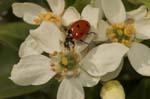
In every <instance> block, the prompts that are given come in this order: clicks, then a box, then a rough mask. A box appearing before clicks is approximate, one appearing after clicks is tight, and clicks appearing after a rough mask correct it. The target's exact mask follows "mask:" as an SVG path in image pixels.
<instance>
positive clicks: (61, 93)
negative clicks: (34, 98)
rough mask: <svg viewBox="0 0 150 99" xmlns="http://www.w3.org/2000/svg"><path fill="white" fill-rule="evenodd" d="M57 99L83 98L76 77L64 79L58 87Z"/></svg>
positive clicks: (81, 89)
mask: <svg viewBox="0 0 150 99" xmlns="http://www.w3.org/2000/svg"><path fill="white" fill-rule="evenodd" d="M57 99H84V90H83V88H82V85H81V83H80V82H79V81H78V80H77V79H73V78H72V79H64V80H63V81H62V82H61V84H60V86H59V89H58V93H57Z"/></svg>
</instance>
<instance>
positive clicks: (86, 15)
mask: <svg viewBox="0 0 150 99" xmlns="http://www.w3.org/2000/svg"><path fill="white" fill-rule="evenodd" d="M81 17H82V19H84V20H87V21H88V22H89V23H90V25H91V26H93V27H94V28H97V24H98V19H99V9H98V8H94V7H92V6H91V5H87V6H86V7H85V8H84V9H83V11H82V14H81Z"/></svg>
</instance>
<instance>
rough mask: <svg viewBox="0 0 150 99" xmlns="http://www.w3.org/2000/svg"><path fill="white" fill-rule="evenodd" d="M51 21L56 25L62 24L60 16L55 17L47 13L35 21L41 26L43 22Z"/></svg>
mask: <svg viewBox="0 0 150 99" xmlns="http://www.w3.org/2000/svg"><path fill="white" fill-rule="evenodd" d="M44 20H45V21H51V22H54V23H60V22H61V18H60V17H59V16H55V15H54V14H53V13H52V12H47V13H45V14H40V15H39V16H38V18H36V19H34V20H33V21H34V22H35V23H36V24H40V23H41V22H42V21H44Z"/></svg>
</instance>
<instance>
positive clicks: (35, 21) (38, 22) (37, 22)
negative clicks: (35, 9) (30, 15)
mask: <svg viewBox="0 0 150 99" xmlns="http://www.w3.org/2000/svg"><path fill="white" fill-rule="evenodd" d="M33 21H34V23H36V24H40V23H41V19H39V18H37V19H34V20H33Z"/></svg>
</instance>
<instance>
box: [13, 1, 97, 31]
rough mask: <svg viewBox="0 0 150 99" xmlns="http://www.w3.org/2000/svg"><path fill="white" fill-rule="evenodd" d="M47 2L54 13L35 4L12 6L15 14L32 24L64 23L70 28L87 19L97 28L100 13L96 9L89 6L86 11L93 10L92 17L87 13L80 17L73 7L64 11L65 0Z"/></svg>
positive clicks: (16, 4)
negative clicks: (74, 23) (80, 20)
mask: <svg viewBox="0 0 150 99" xmlns="http://www.w3.org/2000/svg"><path fill="white" fill-rule="evenodd" d="M47 2H48V4H49V6H50V8H51V9H52V12H51V11H50V10H47V9H45V8H44V7H41V6H39V5H37V4H34V3H14V4H13V5H12V8H13V13H14V14H15V15H16V16H18V17H20V18H23V19H24V21H26V22H27V23H30V24H37V25H38V24H40V23H41V22H42V21H50V22H54V23H56V24H59V23H62V25H64V26H69V25H70V24H72V23H73V22H75V21H77V20H79V19H84V18H85V17H86V19H87V21H89V22H90V24H91V25H93V26H94V27H95V28H96V27H97V23H96V22H97V20H98V14H97V13H98V12H99V11H98V10H97V9H96V8H92V7H91V6H90V5H89V6H87V7H86V8H85V9H86V10H92V12H91V15H89V13H87V12H83V14H82V15H81V16H80V13H79V12H78V11H77V10H76V8H74V7H72V6H71V7H68V8H67V9H66V10H64V7H65V0H47ZM87 15H88V16H87ZM91 16H92V17H91ZM93 19H94V20H93Z"/></svg>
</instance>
